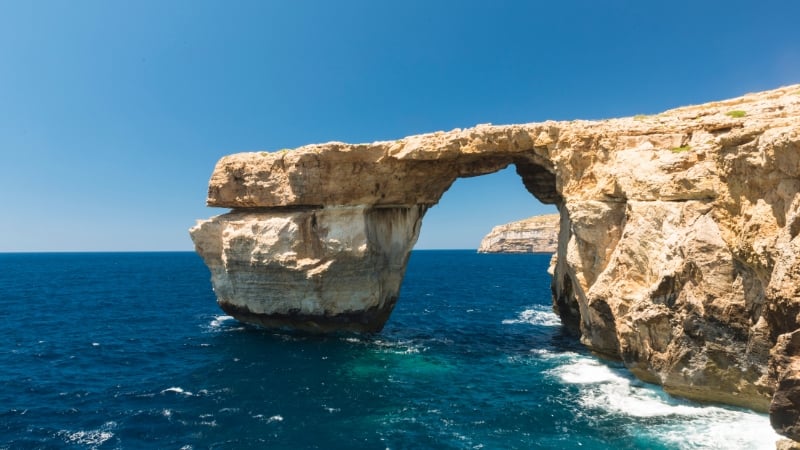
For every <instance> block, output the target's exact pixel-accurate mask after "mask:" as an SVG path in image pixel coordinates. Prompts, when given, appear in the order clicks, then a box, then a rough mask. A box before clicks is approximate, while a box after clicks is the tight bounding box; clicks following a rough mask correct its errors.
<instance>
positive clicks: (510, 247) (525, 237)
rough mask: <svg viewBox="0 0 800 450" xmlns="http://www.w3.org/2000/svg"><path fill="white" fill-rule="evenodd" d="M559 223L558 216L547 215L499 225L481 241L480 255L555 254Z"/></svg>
mask: <svg viewBox="0 0 800 450" xmlns="http://www.w3.org/2000/svg"><path fill="white" fill-rule="evenodd" d="M558 223H559V216H558V214H546V215H542V216H533V217H528V218H527V219H522V220H517V221H515V222H511V223H506V224H503V225H497V226H496V227H494V228H492V231H490V232H489V234H487V235H486V236H484V238H483V239H482V240H481V244H480V245H479V246H478V253H555V252H556V250H557V249H558Z"/></svg>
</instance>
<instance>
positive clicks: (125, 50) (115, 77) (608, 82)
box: [0, 0, 800, 251]
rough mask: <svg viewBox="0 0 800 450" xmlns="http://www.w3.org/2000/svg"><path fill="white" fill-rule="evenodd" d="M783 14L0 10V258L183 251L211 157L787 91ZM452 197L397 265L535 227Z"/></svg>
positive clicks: (793, 70)
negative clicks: (502, 230)
mask: <svg viewBox="0 0 800 450" xmlns="http://www.w3.org/2000/svg"><path fill="white" fill-rule="evenodd" d="M799 21H800V2H797V1H793V0H786V1H782V2H778V1H759V2H753V1H699V0H694V1H670V2H646V1H641V0H639V1H624V2H623V1H609V2H600V1H594V0H587V1H558V2H555V1H551V2H537V1H533V0H529V1H502V0H497V1H483V2H478V1H466V0H462V1H447V2H445V1H434V0H425V1H394V2H389V1H374V0H364V1H346V0H344V1H342V0H339V1H316V2H311V1H297V0H292V1H289V0H287V1H281V2H275V1H267V0H263V1H252V2H248V1H218V2H208V1H196V0H192V1H142V0H139V1H135V2H122V1H118V2H112V1H88V0H82V1H27V0H19V1H7V0H0V156H1V158H0V160H1V161H2V163H1V164H0V192H2V197H0V198H2V206H0V208H1V209H0V251H75V250H78V251H81V250H89V251H93V250H189V249H191V248H192V247H191V241H190V239H189V237H188V234H187V228H188V227H190V226H191V225H193V223H194V221H195V219H197V218H204V217H208V216H211V215H213V214H219V213H221V212H223V210H219V209H209V208H206V207H205V206H204V201H205V194H206V183H207V181H208V178H209V175H210V173H211V170H212V168H213V167H214V163H215V162H216V161H217V159H218V158H219V157H221V156H223V155H225V154H228V153H235V152H240V151H249V150H272V149H279V148H283V147H296V146H300V145H303V144H308V143H314V142H324V141H330V140H340V141H346V142H370V141H374V140H383V139H396V138H399V137H402V136H405V135H409V134H418V133H423V132H429V131H435V130H449V129H452V128H456V127H469V126H473V125H475V124H478V123H486V122H491V123H495V124H504V123H521V122H532V121H542V120H546V119H574V118H586V119H595V118H606V117H614V116H625V115H634V114H640V113H643V114H645V113H654V112H658V111H661V110H664V109H667V108H671V107H676V106H680V105H684V104H693V103H702V102H705V101H709V100H714V99H722V98H726V97H731V96H736V95H740V94H743V93H746V92H752V91H758V90H763V89H769V88H774V87H778V86H781V85H786V84H792V83H797V82H800V25H798V23H800V22H799ZM551 210H552V209H551V208H545V207H544V206H543V205H541V204H539V203H538V202H537V201H536V200H535V199H533V197H531V196H529V195H528V194H527V193H526V192H525V190H524V188H523V187H522V183H521V182H520V181H519V180H518V178H517V176H516V174H515V173H514V172H513V169H512V170H510V171H508V170H507V171H504V172H502V173H499V174H495V175H490V176H485V177H479V178H472V179H467V180H459V181H458V182H456V184H455V185H454V187H453V188H452V189H451V190H450V191H448V192H447V193H445V195H444V197H443V198H442V202H441V203H440V204H439V205H437V206H436V207H434V208H433V209H432V210H431V211H430V212H429V214H428V216H427V217H426V219H425V221H424V223H423V232H422V236H421V237H420V240H419V243H418V246H417V248H475V247H477V245H478V242H479V241H480V238H481V237H482V236H483V234H484V233H486V232H488V231H489V229H491V227H492V226H493V225H495V224H498V223H503V222H507V221H510V220H514V219H519V218H523V217H527V216H529V215H533V214H536V213H540V212H546V211H551Z"/></svg>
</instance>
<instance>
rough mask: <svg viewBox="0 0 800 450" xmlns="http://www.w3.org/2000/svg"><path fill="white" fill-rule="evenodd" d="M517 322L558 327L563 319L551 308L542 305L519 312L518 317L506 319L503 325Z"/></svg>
mask: <svg viewBox="0 0 800 450" xmlns="http://www.w3.org/2000/svg"><path fill="white" fill-rule="evenodd" d="M517 323H528V324H531V325H540V326H545V327H556V326H559V325H561V319H560V318H559V317H558V315H556V313H554V312H553V311H551V310H550V309H549V308H547V307H544V306H540V307H533V308H531V309H526V310H525V311H522V312H521V313H519V316H517V318H516V319H505V320H503V325H511V324H517Z"/></svg>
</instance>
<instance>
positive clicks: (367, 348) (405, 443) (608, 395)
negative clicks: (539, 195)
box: [0, 251, 777, 449]
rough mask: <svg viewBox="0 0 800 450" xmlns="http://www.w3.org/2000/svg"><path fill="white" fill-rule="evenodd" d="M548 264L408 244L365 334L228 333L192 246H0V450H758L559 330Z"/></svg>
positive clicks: (767, 435) (738, 432)
mask: <svg viewBox="0 0 800 450" xmlns="http://www.w3.org/2000/svg"><path fill="white" fill-rule="evenodd" d="M548 261H549V256H544V255H484V254H476V253H475V252H474V251H414V252H413V253H412V256H411V260H410V263H409V266H408V271H407V274H406V279H405V281H404V284H403V287H402V290H401V295H400V300H399V302H398V304H397V308H396V309H395V311H394V313H393V315H392V317H391V319H390V320H389V322H388V324H387V326H386V328H385V329H384V331H383V332H382V333H380V334H377V335H373V336H354V335H342V336H328V337H323V336H309V335H302V334H295V333H290V332H272V331H265V330H262V329H258V328H253V327H249V326H244V325H242V324H240V323H238V322H237V321H235V320H233V319H231V318H230V317H228V316H225V315H223V313H222V312H221V311H220V310H219V309H218V308H217V306H216V303H215V297H214V294H213V292H212V290H211V285H210V282H209V272H208V270H207V269H206V267H205V266H204V265H203V263H202V261H201V260H200V258H199V257H198V256H197V255H195V254H194V253H118V254H117V253H97V254H81V253H76V254H0V302H2V303H1V304H2V307H1V308H0V319H2V320H0V448H8V449H25V448H98V449H110V448H174V449H205V448H233V449H241V448H269V449H303V448H319V449H339V448H341V449H362V448H363V449H386V448H389V449H422V448H453V449H462V448H476V449H477V448H485V449H499V448H503V449H512V448H519V449H529V448H553V449H562V448H565V449H566V448H569V449H577V448H580V449H608V448H618V449H682V448H685V449H699V448H719V449H756V448H758V449H760V448H763V449H772V448H774V442H775V440H776V439H777V435H775V434H774V432H773V431H772V429H771V428H770V425H769V421H768V418H767V417H766V416H765V415H762V414H755V413H752V412H749V411H745V410H740V409H734V408H726V407H721V406H708V405H700V404H696V403H692V402H688V401H685V400H679V399H675V398H672V397H670V396H668V395H666V394H665V393H664V392H663V391H662V390H660V389H659V388H658V387H656V386H652V385H648V384H644V383H642V382H640V381H637V380H635V379H634V378H632V377H631V376H630V375H629V374H628V373H627V372H626V371H625V370H624V369H623V368H622V367H621V366H620V365H619V364H616V363H613V362H607V361H601V360H599V359H597V358H595V357H593V356H592V355H590V354H589V353H588V352H586V351H585V350H584V349H583V348H582V347H581V346H580V345H579V344H578V343H577V342H576V341H575V339H574V338H573V337H570V336H568V335H565V334H564V333H563V332H562V330H561V327H560V324H559V320H558V318H557V316H556V315H554V314H553V313H552V312H551V308H550V290H549V282H550V281H549V275H548V274H547V273H546V269H547V265H548Z"/></svg>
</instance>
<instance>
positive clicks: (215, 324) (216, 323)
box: [208, 316, 234, 329]
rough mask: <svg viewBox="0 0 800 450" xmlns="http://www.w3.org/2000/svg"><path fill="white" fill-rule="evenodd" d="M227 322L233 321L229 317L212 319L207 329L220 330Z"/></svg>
mask: <svg viewBox="0 0 800 450" xmlns="http://www.w3.org/2000/svg"><path fill="white" fill-rule="evenodd" d="M229 320H234V319H233V317H231V316H216V317H214V319H212V320H211V322H209V324H208V327H209V328H211V329H217V328H220V327H221V326H222V325H223V324H225V322H227V321H229Z"/></svg>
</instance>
